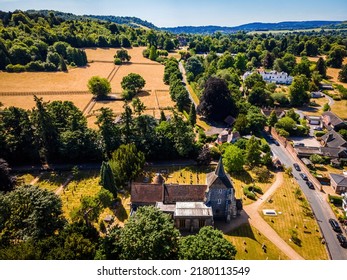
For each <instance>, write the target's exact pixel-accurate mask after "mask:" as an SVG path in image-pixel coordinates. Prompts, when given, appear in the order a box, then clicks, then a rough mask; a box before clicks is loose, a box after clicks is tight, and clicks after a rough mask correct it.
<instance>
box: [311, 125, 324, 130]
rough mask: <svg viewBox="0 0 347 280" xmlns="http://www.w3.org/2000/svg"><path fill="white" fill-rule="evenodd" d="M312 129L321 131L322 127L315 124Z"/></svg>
mask: <svg viewBox="0 0 347 280" xmlns="http://www.w3.org/2000/svg"><path fill="white" fill-rule="evenodd" d="M313 130H317V131H323V128H321V127H320V126H315V127H314V128H313Z"/></svg>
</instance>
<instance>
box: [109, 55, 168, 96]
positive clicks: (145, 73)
mask: <svg viewBox="0 0 347 280" xmlns="http://www.w3.org/2000/svg"><path fill="white" fill-rule="evenodd" d="M147 63H151V64H127V65H122V66H121V67H120V68H119V69H118V71H117V73H116V75H115V76H114V78H113V79H112V81H111V88H112V92H122V87H121V84H120V83H121V81H122V79H123V77H125V76H127V75H128V74H130V73H136V74H139V75H141V76H142V77H143V78H144V79H145V81H146V85H145V87H144V89H145V90H154V89H164V90H169V86H168V85H165V84H164V82H163V76H164V65H161V64H159V63H156V62H152V61H150V60H147Z"/></svg>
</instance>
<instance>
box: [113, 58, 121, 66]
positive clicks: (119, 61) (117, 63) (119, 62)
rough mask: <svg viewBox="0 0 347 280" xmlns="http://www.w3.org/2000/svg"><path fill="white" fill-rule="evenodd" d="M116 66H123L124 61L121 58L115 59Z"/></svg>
mask: <svg viewBox="0 0 347 280" xmlns="http://www.w3.org/2000/svg"><path fill="white" fill-rule="evenodd" d="M114 64H115V65H121V64H122V61H121V60H120V58H115V59H114Z"/></svg>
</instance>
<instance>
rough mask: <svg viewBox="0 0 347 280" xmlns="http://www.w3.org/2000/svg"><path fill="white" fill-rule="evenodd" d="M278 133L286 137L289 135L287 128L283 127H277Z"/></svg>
mask: <svg viewBox="0 0 347 280" xmlns="http://www.w3.org/2000/svg"><path fill="white" fill-rule="evenodd" d="M276 131H277V133H278V134H279V135H280V136H282V137H285V138H288V137H289V132H287V131H286V130H284V129H282V128H276Z"/></svg>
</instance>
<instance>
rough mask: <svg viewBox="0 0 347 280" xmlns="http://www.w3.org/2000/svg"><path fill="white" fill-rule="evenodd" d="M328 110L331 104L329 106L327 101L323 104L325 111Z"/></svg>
mask: <svg viewBox="0 0 347 280" xmlns="http://www.w3.org/2000/svg"><path fill="white" fill-rule="evenodd" d="M327 111H330V106H329V104H328V103H325V104H324V105H323V112H327Z"/></svg>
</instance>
